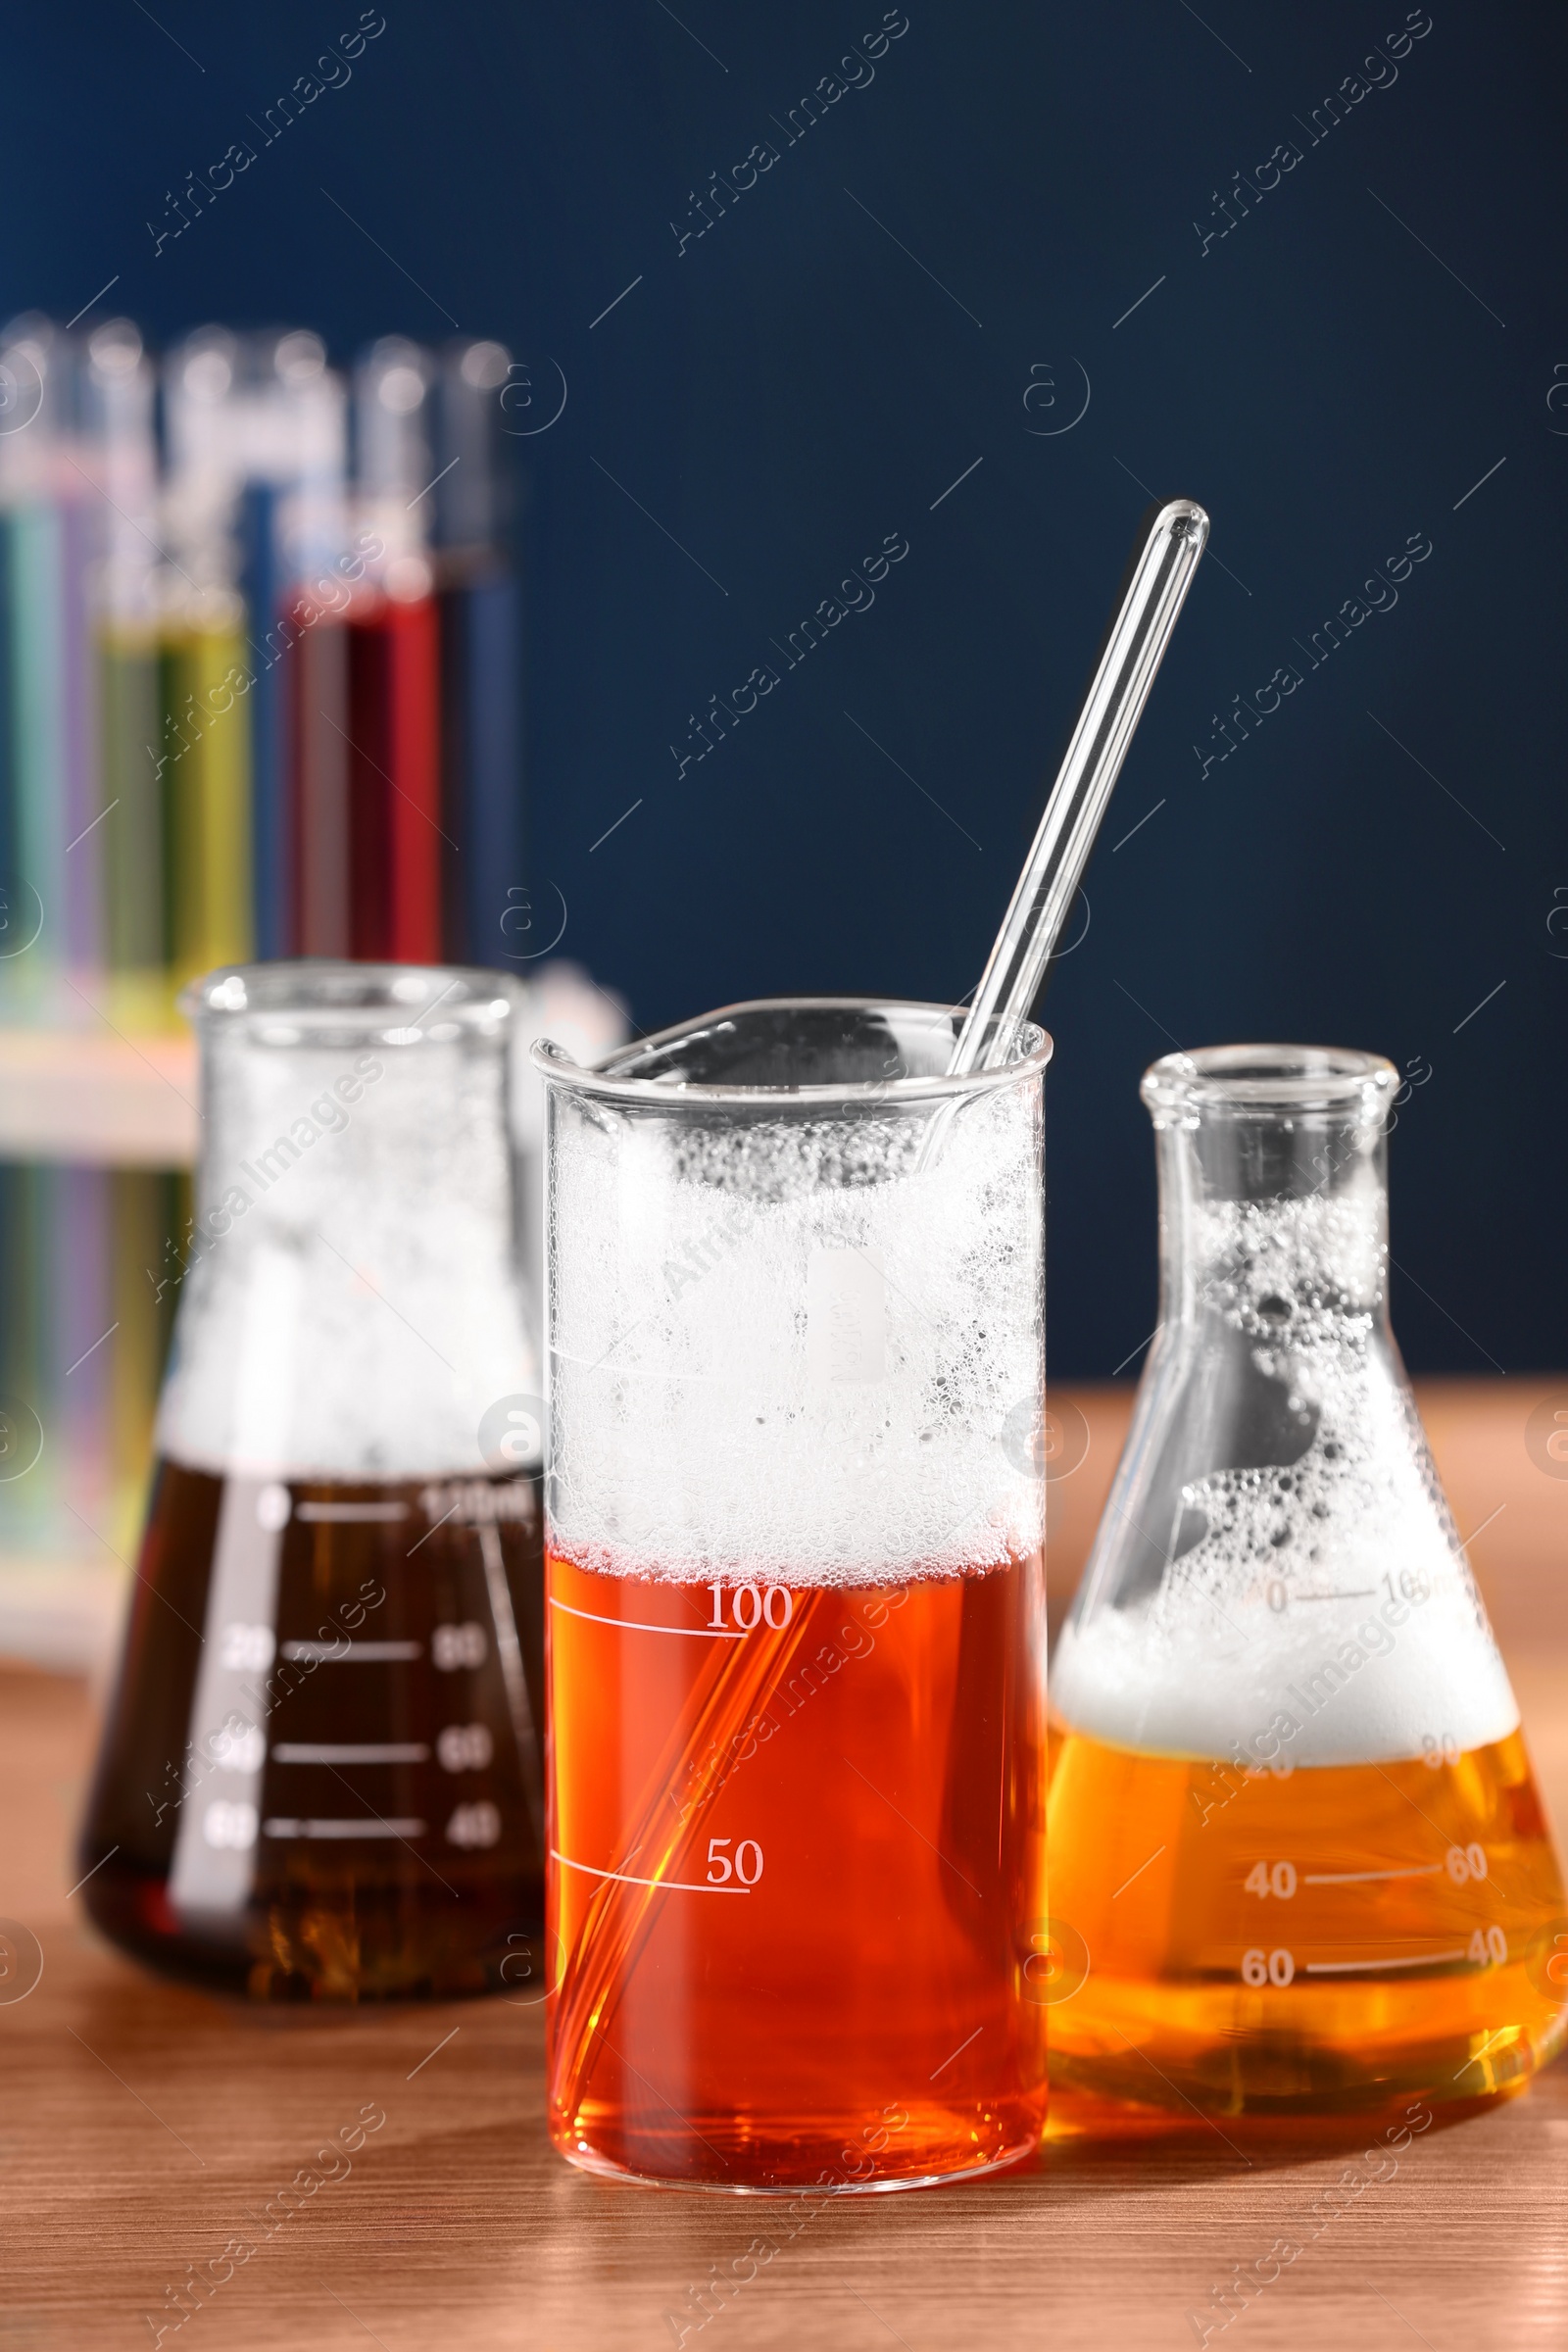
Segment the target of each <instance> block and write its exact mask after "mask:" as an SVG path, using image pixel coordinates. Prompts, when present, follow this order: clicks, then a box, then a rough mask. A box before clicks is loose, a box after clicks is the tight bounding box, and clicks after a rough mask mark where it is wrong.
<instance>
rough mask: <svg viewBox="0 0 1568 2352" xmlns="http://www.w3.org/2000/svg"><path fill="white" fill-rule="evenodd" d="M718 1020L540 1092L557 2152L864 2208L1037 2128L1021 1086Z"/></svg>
mask: <svg viewBox="0 0 1568 2352" xmlns="http://www.w3.org/2000/svg"><path fill="white" fill-rule="evenodd" d="M956 1027H957V1017H956V1016H955V1015H954V1014H952V1013H950V1012H948V1011H944V1010H940V1009H938V1008H936V1007H933V1006H926V1005H896V1004H894V1005H887V1004H871V1003H859V1002H837V1001H831V1002H807V1003H775V1004H759V1005H736V1006H733V1007H731V1008H730V1009H728V1010H727V1011H724V1012H718V1013H713V1014H711V1015H709V1016H708V1017H707V1018H705V1019H704V1020H702V1021H699V1022H696V1023H694V1024H691V1025H688V1026H686V1027H682V1028H680V1029H676V1030H670V1031H667V1032H665V1033H664V1034H663V1035H662V1036H661V1037H658V1038H653V1039H650V1040H648V1041H646V1042H645V1043H643V1044H642V1045H639V1046H633V1047H628V1048H624V1049H622V1050H621V1051H620V1052H618V1053H616V1054H613V1055H612V1056H611V1057H610V1058H609V1059H608V1061H606V1062H604V1063H602V1064H601V1065H600V1067H599V1068H598V1069H596V1070H585V1069H581V1068H578V1067H576V1066H574V1065H573V1064H572V1063H571V1062H570V1061H569V1060H568V1059H567V1058H566V1056H565V1055H564V1054H563V1053H562V1052H561V1051H560V1049H559V1048H556V1047H553V1046H549V1045H542V1046H539V1047H536V1048H535V1050H534V1051H535V1058H536V1060H537V1062H538V1065H539V1067H540V1068H541V1069H542V1070H543V1072H544V1074H545V1077H546V1079H547V1080H548V1082H549V1097H550V1131H549V1196H550V1208H549V1217H550V1225H549V1249H550V1268H551V1276H550V1310H549V1311H550V1333H551V1338H550V1366H551V1382H552V1388H551V1432H552V1458H551V1472H550V1479H549V1488H548V1495H549V1500H548V1510H547V1527H546V1595H547V1602H548V1608H547V1616H548V1620H549V1624H548V1636H547V1639H548V1647H549V1660H550V1705H551V1717H550V1721H551V1739H550V1753H551V1769H550V1806H551V1811H550V1824H551V1827H550V1844H551V1865H550V1870H549V1873H548V1879H547V1886H548V1894H549V1931H550V1933H549V1948H550V1951H551V1953H552V1959H553V1966H554V1969H555V1971H556V1972H557V1983H556V1985H555V1989H554V1994H553V1998H552V2001H551V2010H550V2026H551V2031H550V2062H549V2064H550V2129H551V2133H552V2136H553V2137H554V2139H555V2142H556V2145H557V2147H558V2148H560V2149H561V2151H562V2153H563V2154H564V2155H566V2156H568V2157H569V2158H570V2159H571V2160H572V2161H573V2162H575V2163H577V2164H580V2165H583V2166H585V2167H587V2168H588V2169H590V2170H594V2171H600V2172H606V2173H618V2174H624V2175H632V2176H636V2177H640V2178H643V2179H648V2180H669V2181H681V2182H684V2183H687V2184H689V2185H692V2186H699V2187H707V2188H715V2189H764V2190H765V2189H778V2190H783V2189H793V2188H796V2187H799V2186H800V2185H802V2184H803V2183H810V2184H813V2185H820V2186H823V2187H826V2188H830V2189H831V2188H844V2189H855V2188H860V2189H881V2188H893V2187H898V2186H903V2185H910V2184H914V2183H917V2182H920V2181H928V2180H939V2179H943V2178H945V2177H949V2176H954V2175H961V2174H965V2173H971V2174H972V2173H982V2172H986V2171H989V2170H993V2169H995V2168H996V2167H997V2166H999V2165H1003V2164H1005V2163H1008V2162H1010V2161H1013V2160H1016V2159H1017V2158H1019V2157H1020V2156H1023V2155H1025V2154H1027V2153H1028V2152H1029V2151H1030V2150H1031V2149H1032V2148H1033V2147H1034V2145H1035V2143H1036V2140H1037V2138H1038V2135H1039V2131H1040V2128H1041V2124H1042V2121H1043V2113H1044V2101H1045V2032H1044V2027H1045V2011H1044V2007H1043V2006H1042V2005H1041V2004H1042V2002H1043V1999H1044V1996H1045V1986H1044V1984H1043V1983H1042V1982H1039V1981H1037V1978H1038V1975H1039V1972H1040V1971H1041V1970H1043V1969H1044V1967H1045V1965H1046V1960H1047V1951H1046V1941H1045V1923H1044V1919H1043V1914H1044V1911H1045V1887H1044V1858H1045V1849H1044V1839H1043V1832H1044V1798H1045V1781H1044V1773H1045V1749H1044V1732H1045V1725H1044V1693H1045V1679H1044V1678H1045V1644H1044V1622H1045V1620H1044V1593H1043V1575H1042V1563H1041V1540H1042V1518H1043V1503H1042V1485H1041V1480H1040V1477H1039V1474H1038V1470H1037V1467H1036V1464H1035V1460H1034V1455H1033V1450H1032V1448H1031V1446H1030V1443H1029V1439H1030V1433H1031V1432H1032V1430H1033V1428H1034V1426H1035V1424H1036V1423H1037V1421H1038V1417H1039V1413H1040V1410H1041V1401H1042V1385H1043V1377H1044V1354H1043V1329H1042V1305H1043V1289H1042V1259H1043V1223H1044V1219H1043V1196H1042V1174H1041V1168H1042V1162H1041V1097H1042V1078H1043V1072H1044V1068H1045V1063H1046V1060H1047V1057H1048V1055H1049V1054H1050V1041H1049V1039H1047V1038H1046V1037H1045V1036H1044V1034H1043V1033H1042V1032H1041V1031H1039V1030H1037V1029H1034V1028H1030V1027H1025V1028H1024V1029H1022V1030H1020V1031H1019V1033H1018V1035H1017V1039H1016V1042H1015V1050H1014V1054H1013V1057H1012V1058H1011V1059H1010V1060H1009V1061H1008V1062H1007V1064H1006V1065H1005V1066H1004V1067H1003V1068H1000V1069H997V1070H987V1071H983V1072H976V1073H974V1074H973V1075H970V1076H966V1077H962V1078H957V1079H950V1078H948V1077H946V1076H945V1075H944V1074H943V1073H944V1072H945V1070H946V1066H947V1061H948V1056H949V1054H951V1052H952V1049H953V1043H954V1039H955V1036H956Z"/></svg>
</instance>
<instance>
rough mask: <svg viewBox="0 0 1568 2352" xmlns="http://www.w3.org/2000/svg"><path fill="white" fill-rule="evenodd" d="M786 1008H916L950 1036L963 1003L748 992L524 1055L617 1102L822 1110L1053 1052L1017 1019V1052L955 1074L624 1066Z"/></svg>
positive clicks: (1033, 1070) (1004, 1068)
mask: <svg viewBox="0 0 1568 2352" xmlns="http://www.w3.org/2000/svg"><path fill="white" fill-rule="evenodd" d="M790 1012H796V1013H808V1014H809V1013H817V1012H858V1013H868V1014H877V1013H885V1014H892V1015H895V1016H897V1015H899V1014H909V1013H914V1014H923V1015H927V1016H929V1017H930V1019H931V1023H932V1028H933V1031H934V1030H935V1029H936V1025H937V1023H939V1022H942V1021H947V1022H949V1023H951V1024H954V1025H953V1026H952V1028H951V1037H952V1040H953V1041H954V1042H956V1039H957V1033H958V1032H957V1025H956V1024H958V1023H960V1022H961V1020H962V1015H963V1007H962V1006H961V1005H958V1006H955V1005H929V1004H924V1003H921V1002H920V1001H918V1000H916V999H912V998H905V997H750V998H747V999H745V1000H743V1001H742V1002H741V1003H739V1004H736V1005H718V1006H716V1007H715V1008H714V1010H712V1011H711V1012H705V1013H700V1014H698V1015H697V1017H696V1018H695V1019H693V1020H686V1021H677V1022H676V1023H674V1025H673V1026H672V1027H670V1028H668V1029H661V1030H659V1031H657V1032H656V1033H655V1034H654V1035H653V1036H652V1037H644V1038H638V1039H636V1040H634V1042H633V1043H632V1044H631V1045H628V1046H617V1047H615V1048H614V1049H613V1051H612V1052H611V1053H610V1054H606V1055H604V1056H603V1057H602V1058H601V1059H600V1060H599V1061H598V1062H597V1063H589V1064H587V1065H584V1064H583V1063H580V1062H576V1061H573V1060H572V1058H571V1056H570V1054H567V1053H566V1052H565V1050H564V1048H563V1047H561V1046H558V1045H557V1044H556V1043H555V1042H554V1040H553V1039H550V1038H540V1039H538V1040H537V1041H536V1043H535V1044H534V1046H533V1047H532V1049H531V1052H530V1058H531V1059H532V1061H533V1064H534V1067H535V1068H536V1069H537V1070H539V1071H540V1072H541V1073H542V1074H543V1076H544V1077H545V1078H546V1079H547V1080H548V1081H549V1082H550V1083H551V1084H552V1085H558V1086H563V1087H566V1088H568V1089H570V1090H571V1091H572V1092H573V1093H581V1094H586V1095H594V1096H601V1097H605V1098H608V1099H611V1100H613V1101H616V1102H621V1103H646V1104H650V1105H652V1104H659V1105H661V1106H662V1107H663V1108H665V1109H669V1108H672V1107H674V1106H675V1105H676V1104H678V1103H694V1104H698V1105H701V1106H702V1107H704V1108H711V1107H713V1106H715V1105H721V1104H724V1103H735V1104H739V1105H744V1106H746V1107H747V1108H758V1107H760V1106H762V1105H772V1106H774V1107H775V1108H782V1107H784V1106H786V1105H795V1104H804V1105H807V1106H809V1107H812V1108H816V1107H821V1108H827V1107H830V1106H832V1105H833V1104H835V1103H842V1104H844V1105H846V1106H848V1107H856V1106H860V1105H869V1104H873V1103H895V1104H903V1103H932V1102H939V1101H942V1100H944V1099H950V1098H961V1097H965V1096H971V1095H980V1094H988V1093H992V1092H994V1091H996V1090H997V1089H998V1088H1000V1087H1008V1086H1016V1085H1017V1084H1019V1082H1020V1081H1021V1080H1027V1079H1031V1078H1040V1077H1042V1076H1043V1075H1044V1072H1045V1068H1046V1064H1047V1063H1048V1062H1049V1061H1050V1059H1051V1057H1052V1054H1053V1053H1054V1040H1053V1039H1052V1038H1051V1036H1050V1035H1049V1033H1048V1032H1047V1031H1046V1030H1044V1029H1042V1028H1040V1027H1038V1026H1037V1024H1036V1023H1035V1022H1033V1021H1023V1022H1019V1023H1018V1024H1016V1026H1015V1029H1014V1036H1013V1043H1014V1046H1015V1047H1016V1048H1017V1049H1018V1050H1017V1051H1016V1052H1015V1053H1013V1054H1009V1056H1008V1058H1007V1059H1006V1060H1005V1062H1003V1063H1001V1064H1000V1065H999V1066H998V1067H997V1068H995V1069H976V1070H967V1071H962V1072H960V1073H959V1074H958V1075H956V1076H950V1075H949V1074H948V1073H947V1072H946V1071H939V1072H935V1073H933V1074H932V1075H930V1076H928V1077H905V1078H857V1079H833V1080H828V1081H826V1082H824V1083H822V1084H819V1085H810V1086H778V1085H774V1086H767V1085H759V1084H755V1083H749V1084H744V1085H714V1084H711V1083H710V1082H707V1081H704V1080H698V1079H688V1078H682V1077H679V1076H677V1075H674V1074H670V1075H668V1076H661V1077H639V1076H638V1075H636V1073H635V1071H634V1070H633V1069H631V1068H629V1067H627V1065H628V1064H631V1063H636V1062H639V1061H655V1060H657V1059H658V1058H659V1057H660V1056H661V1055H663V1054H669V1053H671V1052H672V1050H673V1049H674V1048H676V1047H677V1046H679V1045H681V1044H682V1043H687V1044H693V1045H695V1044H697V1043H699V1042H700V1041H701V1040H702V1039H703V1037H704V1036H705V1034H707V1033H709V1032H711V1031H714V1030H716V1029H717V1028H718V1027H719V1025H720V1024H727V1025H734V1024H736V1023H738V1022H740V1021H742V1020H744V1019H745V1018H746V1017H747V1016H748V1015H750V1014H766V1013H790Z"/></svg>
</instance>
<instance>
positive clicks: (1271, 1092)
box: [1139, 1045, 1399, 1124]
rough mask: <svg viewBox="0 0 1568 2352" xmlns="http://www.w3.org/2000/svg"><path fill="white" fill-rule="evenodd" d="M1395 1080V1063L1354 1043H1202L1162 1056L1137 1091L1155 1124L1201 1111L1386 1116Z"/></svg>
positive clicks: (1244, 1113) (1246, 1113) (1154, 1063)
mask: <svg viewBox="0 0 1568 2352" xmlns="http://www.w3.org/2000/svg"><path fill="white" fill-rule="evenodd" d="M1398 1085H1399V1073H1398V1071H1397V1069H1396V1068H1395V1066H1394V1064H1393V1062H1392V1061H1390V1060H1388V1059H1387V1058H1386V1056H1385V1055H1383V1054H1365V1053H1362V1052H1360V1051H1359V1050H1358V1049H1357V1048H1356V1047H1353V1046H1284V1045H1256V1046H1197V1047H1194V1048H1193V1049H1192V1051H1191V1052H1187V1053H1178V1054H1162V1055H1161V1056H1160V1058H1159V1060H1158V1061H1156V1062H1152V1064H1151V1065H1150V1067H1149V1068H1148V1069H1147V1070H1146V1071H1145V1072H1144V1077H1143V1083H1142V1085H1141V1087H1140V1089H1139V1092H1140V1093H1141V1094H1142V1096H1143V1099H1144V1102H1145V1103H1146V1104H1147V1105H1148V1107H1149V1109H1150V1110H1151V1111H1152V1113H1153V1114H1154V1118H1155V1121H1156V1124H1158V1123H1161V1122H1163V1121H1164V1120H1165V1119H1168V1118H1171V1117H1179V1116H1181V1115H1182V1114H1184V1113H1185V1114H1188V1115H1196V1114H1197V1113H1198V1112H1200V1111H1214V1112H1220V1113H1223V1112H1225V1111H1234V1112H1236V1113H1238V1114H1240V1115H1242V1116H1250V1117H1254V1118H1255V1117H1256V1116H1258V1114H1259V1113H1265V1112H1268V1111H1271V1110H1277V1111H1279V1112H1281V1113H1283V1114H1286V1115H1288V1116H1294V1117H1300V1116H1302V1115H1304V1114H1307V1113H1311V1112H1314V1111H1315V1112H1320V1113H1323V1114H1325V1115H1338V1116H1344V1115H1347V1114H1349V1115H1353V1116H1359V1117H1360V1118H1363V1119H1367V1118H1371V1119H1381V1118H1382V1117H1383V1116H1384V1114H1385V1113H1386V1111H1387V1110H1388V1108H1389V1106H1390V1104H1391V1103H1393V1100H1394V1097H1395V1095H1396V1093H1397V1090H1398Z"/></svg>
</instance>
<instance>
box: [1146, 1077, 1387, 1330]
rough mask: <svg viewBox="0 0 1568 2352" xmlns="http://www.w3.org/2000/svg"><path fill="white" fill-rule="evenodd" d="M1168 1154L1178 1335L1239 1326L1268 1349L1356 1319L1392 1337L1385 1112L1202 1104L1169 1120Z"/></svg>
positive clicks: (1167, 1204)
mask: <svg viewBox="0 0 1568 2352" xmlns="http://www.w3.org/2000/svg"><path fill="white" fill-rule="evenodd" d="M1158 1162H1159V1202H1160V1320H1161V1323H1162V1325H1163V1327H1164V1329H1165V1331H1166V1333H1167V1335H1176V1334H1179V1333H1186V1334H1193V1333H1195V1332H1199V1331H1201V1330H1202V1329H1204V1328H1212V1327H1214V1326H1215V1325H1216V1324H1220V1325H1223V1326H1225V1327H1226V1328H1228V1329H1231V1330H1234V1329H1236V1328H1237V1326H1238V1323H1240V1326H1241V1328H1242V1329H1243V1330H1245V1331H1246V1332H1247V1333H1248V1335H1249V1336H1250V1338H1251V1339H1252V1340H1253V1342H1254V1343H1257V1344H1263V1345H1267V1344H1269V1343H1270V1342H1275V1343H1286V1344H1295V1345H1297V1346H1299V1345H1300V1344H1301V1342H1302V1341H1303V1340H1310V1338H1311V1337H1312V1336H1314V1334H1316V1335H1319V1336H1326V1335H1327V1333H1328V1332H1329V1331H1330V1330H1331V1329H1332V1330H1335V1331H1343V1330H1344V1329H1345V1328H1346V1326H1347V1325H1348V1324H1353V1325H1355V1326H1356V1327H1358V1328H1359V1329H1361V1330H1362V1331H1363V1332H1364V1333H1365V1334H1366V1336H1367V1337H1369V1338H1370V1337H1371V1336H1372V1335H1373V1334H1374V1333H1378V1334H1381V1335H1383V1336H1384V1337H1385V1338H1387V1337H1388V1336H1389V1335H1388V1222H1389V1217H1388V1211H1389V1200H1388V1174H1387V1142H1386V1137H1385V1134H1384V1128H1383V1122H1382V1120H1381V1119H1378V1120H1376V1121H1368V1120H1366V1119H1365V1118H1361V1117H1352V1118H1344V1119H1338V1118H1331V1117H1324V1116H1321V1115H1319V1116H1316V1117H1313V1118H1310V1119H1303V1118H1301V1117H1299V1116H1291V1115H1286V1114H1282V1113H1281V1112H1280V1111H1278V1110H1275V1109H1258V1110H1253V1111H1250V1112H1248V1113H1247V1114H1246V1115H1238V1114H1237V1112H1236V1110H1235V1109H1234V1108H1233V1107H1232V1106H1230V1105H1206V1104H1205V1105H1200V1106H1197V1107H1196V1108H1192V1109H1190V1110H1189V1114H1188V1116H1187V1117H1185V1118H1183V1119H1182V1120H1181V1121H1179V1122H1171V1123H1169V1124H1165V1123H1162V1122H1160V1123H1159V1137H1158Z"/></svg>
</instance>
